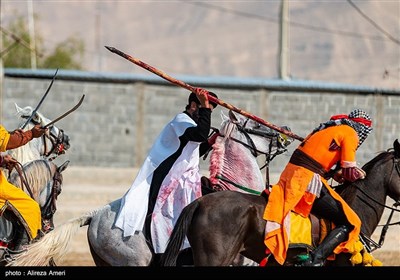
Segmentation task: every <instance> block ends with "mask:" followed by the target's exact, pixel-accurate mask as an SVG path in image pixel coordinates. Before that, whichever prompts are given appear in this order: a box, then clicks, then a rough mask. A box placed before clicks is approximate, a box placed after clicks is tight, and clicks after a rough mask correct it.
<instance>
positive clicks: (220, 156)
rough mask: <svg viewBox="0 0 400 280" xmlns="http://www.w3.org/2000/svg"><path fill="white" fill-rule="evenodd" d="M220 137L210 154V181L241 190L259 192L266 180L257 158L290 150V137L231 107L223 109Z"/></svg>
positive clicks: (226, 188)
mask: <svg viewBox="0 0 400 280" xmlns="http://www.w3.org/2000/svg"><path fill="white" fill-rule="evenodd" d="M221 117H222V120H223V121H222V124H221V128H220V137H218V138H217V140H216V142H215V144H214V145H213V151H212V153H211V157H210V181H211V184H212V185H213V186H214V188H215V189H217V190H238V191H242V192H250V193H253V194H259V193H260V192H261V191H262V190H264V189H265V181H264V178H263V175H262V173H261V170H260V167H259V162H258V161H257V158H258V157H259V156H260V155H265V156H266V161H267V162H268V163H269V161H270V160H271V159H272V158H273V157H274V156H275V155H277V154H280V153H283V152H284V151H286V146H287V145H289V144H290V142H291V141H290V139H289V138H286V140H285V138H284V137H282V135H281V134H280V133H278V132H276V131H274V130H272V129H270V128H268V127H266V126H264V125H262V124H260V123H258V122H256V121H254V120H252V119H248V118H244V117H242V116H241V115H238V114H235V113H234V112H233V111H229V117H228V116H226V115H224V113H223V112H221Z"/></svg>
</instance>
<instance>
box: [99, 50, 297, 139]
mask: <svg viewBox="0 0 400 280" xmlns="http://www.w3.org/2000/svg"><path fill="white" fill-rule="evenodd" d="M105 48H106V49H107V50H109V51H110V52H112V53H115V54H118V55H119V56H122V57H123V58H125V59H126V60H129V61H130V62H132V63H134V64H136V65H139V66H140V67H142V68H144V69H146V70H148V71H150V72H152V73H154V74H156V75H158V76H160V77H161V78H164V79H165V80H167V81H169V82H171V83H173V84H175V85H177V86H180V87H183V88H185V89H188V90H190V91H192V92H193V91H196V88H195V87H193V86H191V85H189V84H187V83H185V82H183V81H180V80H178V79H175V78H173V77H171V76H169V75H167V74H166V73H164V72H163V71H161V70H159V69H157V68H154V67H153V66H151V65H149V64H147V63H145V62H143V61H141V60H139V59H137V58H134V57H132V56H130V55H128V54H126V53H124V52H122V51H120V50H118V49H116V48H114V47H109V46H105ZM208 99H209V100H210V101H211V102H214V103H217V104H219V105H221V106H223V107H225V108H227V109H229V110H232V111H235V112H237V113H239V114H241V115H243V116H245V117H248V118H250V119H252V120H254V121H256V122H258V123H261V124H263V125H265V126H267V127H269V128H272V129H274V130H276V131H279V132H281V133H283V134H285V135H287V136H289V137H292V138H294V139H297V140H299V141H303V140H304V138H303V137H300V136H298V135H296V134H294V133H293V132H291V131H289V130H286V129H284V128H282V127H279V126H276V125H274V124H272V123H269V122H267V121H265V120H263V119H261V118H259V117H257V116H254V115H252V114H250V113H248V112H246V111H244V110H242V109H239V108H237V107H235V106H233V105H231V104H228V103H226V102H224V101H222V100H221V99H218V98H215V97H214V96H212V95H211V94H208Z"/></svg>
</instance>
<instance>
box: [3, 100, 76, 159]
mask: <svg viewBox="0 0 400 280" xmlns="http://www.w3.org/2000/svg"><path fill="white" fill-rule="evenodd" d="M15 108H16V110H17V115H19V117H20V118H21V119H22V120H21V123H20V125H19V127H20V126H21V125H22V124H23V123H25V121H26V119H27V118H28V117H30V115H31V114H32V112H33V108H32V107H30V106H27V107H25V108H21V107H19V106H18V105H17V104H15ZM50 121H51V120H49V119H48V118H46V117H45V116H43V114H41V113H39V112H36V113H35V115H34V116H33V117H32V120H31V121H30V123H28V124H27V126H26V129H27V130H29V129H31V128H32V127H33V126H34V125H36V124H40V125H41V126H45V125H46V124H48V123H49V122H50ZM69 147H70V144H69V136H68V135H67V134H65V133H64V131H63V130H62V129H60V128H58V127H57V126H55V125H51V126H50V127H49V131H48V132H47V133H45V134H44V135H43V137H40V138H35V139H32V140H31V141H30V142H29V143H27V144H26V145H24V146H22V147H19V148H16V149H13V150H10V151H9V152H10V154H11V155H12V156H13V157H14V158H15V159H17V160H18V161H19V162H20V163H21V164H25V163H27V162H29V161H32V160H37V159H41V158H47V159H49V160H52V159H54V158H56V157H57V156H59V155H61V154H64V153H65V151H67V150H68V149H69Z"/></svg>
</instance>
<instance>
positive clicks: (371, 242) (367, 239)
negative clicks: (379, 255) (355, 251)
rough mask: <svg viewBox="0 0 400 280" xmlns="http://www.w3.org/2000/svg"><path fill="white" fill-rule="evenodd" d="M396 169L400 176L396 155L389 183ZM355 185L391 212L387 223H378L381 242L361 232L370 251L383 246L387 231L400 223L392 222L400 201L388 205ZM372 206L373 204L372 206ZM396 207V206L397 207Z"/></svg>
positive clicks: (362, 199)
mask: <svg viewBox="0 0 400 280" xmlns="http://www.w3.org/2000/svg"><path fill="white" fill-rule="evenodd" d="M394 170H396V171H397V173H398V175H399V176H400V168H399V159H398V158H396V157H393V169H392V172H391V173H390V177H389V181H388V182H389V183H390V181H391V180H392V176H393V172H394ZM354 186H355V187H356V189H357V190H359V191H360V192H361V193H362V194H364V195H365V196H366V197H367V198H369V199H370V200H372V201H373V202H375V203H376V204H378V205H380V206H382V207H384V208H386V209H390V210H391V212H390V214H389V217H388V220H387V221H386V223H385V224H384V225H377V227H379V226H381V227H383V228H382V231H381V234H380V237H379V242H378V243H376V242H375V241H374V240H372V239H371V238H370V237H368V236H366V235H365V234H364V233H362V232H361V233H360V235H361V239H362V240H361V241H362V242H363V244H364V246H365V247H366V249H367V251H368V252H372V251H374V250H376V249H379V248H381V247H382V246H383V243H384V241H385V237H386V233H387V231H388V229H389V226H393V225H400V221H398V222H395V223H391V220H392V218H393V214H394V212H399V213H400V210H399V209H397V207H398V206H400V201H396V202H395V203H394V204H393V207H390V206H387V205H385V204H383V203H381V202H379V201H377V200H376V199H375V198H374V197H372V196H371V195H369V194H368V193H367V192H366V191H365V190H363V189H362V188H360V187H359V186H358V185H357V184H354ZM357 197H358V198H359V199H360V200H361V201H363V202H364V203H365V204H367V205H369V206H370V204H369V203H368V201H366V200H365V199H364V198H362V197H360V196H359V195H357ZM371 207H372V206H371ZM395 207H396V208H395Z"/></svg>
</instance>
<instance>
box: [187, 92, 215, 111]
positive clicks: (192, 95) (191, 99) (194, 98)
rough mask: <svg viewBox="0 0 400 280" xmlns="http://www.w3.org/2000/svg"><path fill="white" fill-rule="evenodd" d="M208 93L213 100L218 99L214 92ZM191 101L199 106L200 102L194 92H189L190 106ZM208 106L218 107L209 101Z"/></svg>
mask: <svg viewBox="0 0 400 280" xmlns="http://www.w3.org/2000/svg"><path fill="white" fill-rule="evenodd" d="M208 93H209V94H210V95H212V96H214V97H215V98H218V96H217V95H216V94H215V93H214V92H211V91H209V92H208ZM192 101H193V102H196V104H197V105H200V101H199V99H197V95H196V93H194V92H191V93H190V95H189V99H188V102H189V104H190V103H191V102H192ZM210 104H211V105H213V107H214V108H215V107H217V106H218V104H217V103H215V102H211V101H210Z"/></svg>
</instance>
